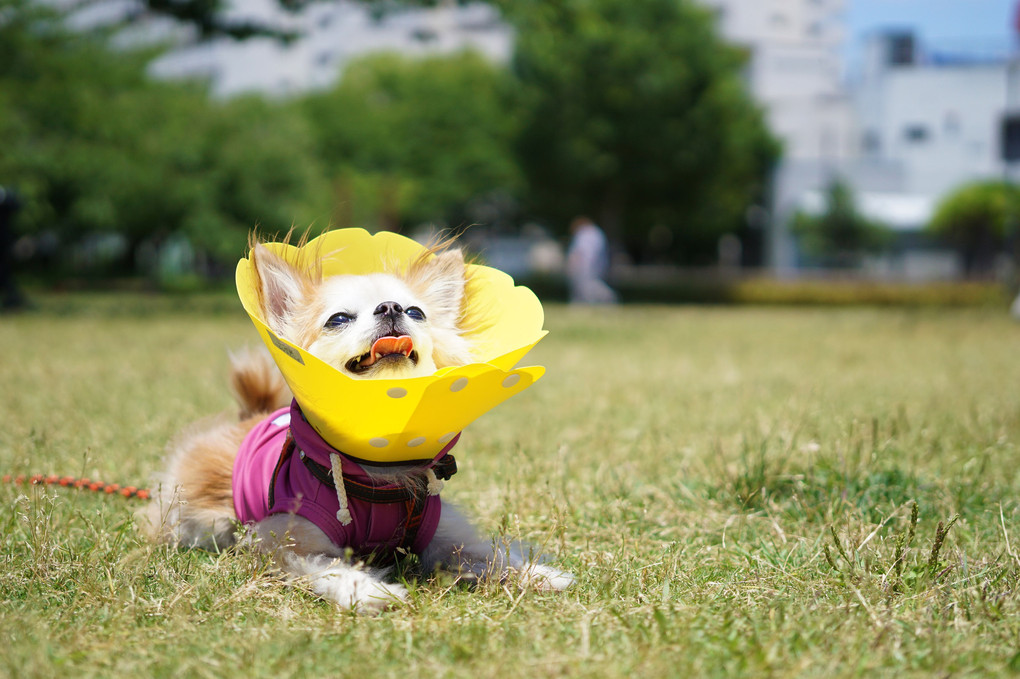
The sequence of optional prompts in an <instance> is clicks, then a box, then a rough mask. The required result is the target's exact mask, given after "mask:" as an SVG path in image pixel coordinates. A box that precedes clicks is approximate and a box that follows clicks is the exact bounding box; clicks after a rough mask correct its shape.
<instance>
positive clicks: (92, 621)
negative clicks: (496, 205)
mask: <svg viewBox="0 0 1020 679" xmlns="http://www.w3.org/2000/svg"><path fill="white" fill-rule="evenodd" d="M548 316H549V317H548V320H547V327H548V328H549V329H550V331H551V334H550V335H549V337H548V338H547V339H546V340H544V341H543V342H542V344H540V345H539V347H537V348H536V349H535V351H534V352H533V354H532V356H531V358H533V360H534V362H536V363H541V364H544V365H546V366H547V367H548V374H547V376H546V377H545V378H544V379H543V380H542V381H541V382H539V383H538V384H537V385H535V386H534V387H532V388H531V389H529V390H528V391H527V392H525V393H524V394H522V395H521V396H519V397H517V398H516V399H513V400H512V401H510V402H508V403H506V404H505V405H503V406H501V407H500V408H498V409H496V410H495V411H493V412H492V413H490V414H488V415H486V416H485V417H484V418H482V419H481V420H480V421H478V422H476V423H475V424H473V425H472V426H471V427H469V428H468V430H467V431H466V432H465V435H464V438H463V440H462V442H461V444H460V445H459V446H458V451H457V457H458V461H459V463H460V468H461V472H460V473H459V474H458V475H457V476H456V477H455V478H454V479H453V480H452V481H451V482H450V483H449V484H448V486H447V490H446V491H445V493H444V496H445V497H448V498H449V499H452V500H456V501H458V502H459V503H460V504H462V505H464V506H465V507H466V508H468V509H469V510H470V511H471V512H473V513H474V514H476V515H477V516H478V517H479V521H480V523H481V525H482V526H483V527H484V529H485V530H487V531H490V532H492V533H496V532H497V531H504V532H508V533H510V534H512V535H515V536H520V537H523V538H525V539H527V540H530V541H532V542H534V543H536V544H541V545H543V546H544V547H545V549H546V550H547V551H548V552H549V553H550V554H551V555H552V556H553V557H554V560H555V561H556V562H558V563H560V564H562V565H563V566H564V567H565V568H567V569H569V570H571V571H573V572H574V573H576V574H577V576H578V581H577V583H576V584H575V586H574V587H573V588H572V589H571V590H569V591H568V592H566V593H562V594H541V593H535V592H523V593H522V592H520V591H519V590H517V589H515V588H512V587H506V588H504V587H502V586H500V585H494V584H490V585H484V586H481V587H480V588H478V589H477V590H476V591H470V590H467V589H463V588H458V587H451V583H450V582H449V581H448V580H445V579H442V578H437V579H430V580H424V581H420V582H413V583H411V588H412V601H411V602H410V603H409V604H408V605H406V606H403V607H400V608H397V609H395V610H392V611H389V612H387V613H384V614H383V615H381V616H379V617H377V618H359V617H357V616H354V615H351V614H348V613H342V612H338V611H336V610H335V609H333V608H332V607H331V606H330V605H329V604H327V603H324V602H322V601H319V600H317V599H315V598H314V597H312V596H310V595H309V594H308V593H306V592H304V591H301V590H297V589H293V588H288V587H284V586H282V585H281V584H280V583H279V582H278V581H277V579H276V578H275V577H274V575H273V574H272V573H271V572H270V571H269V570H268V568H267V565H266V563H265V561H264V560H263V559H261V558H259V557H258V556H257V555H255V554H253V553H250V552H246V551H232V552H227V553H224V554H207V553H198V552H187V551H176V550H168V549H165V548H159V547H152V546H150V545H147V544H146V543H144V542H143V541H141V540H140V538H139V536H138V535H137V534H136V532H135V530H134V525H133V520H132V510H133V509H134V508H135V507H137V503H132V502H130V501H127V500H124V499H122V498H116V497H114V498H109V497H98V496H94V495H90V494H87V493H79V492H75V491H68V490H64V489H49V488H37V487H31V488H26V487H16V486H10V485H3V486H0V501H2V503H3V504H2V507H3V510H2V513H0V559H2V563H0V639H4V640H5V641H6V643H4V644H3V645H2V647H0V675H6V676H12V677H33V676H39V677H49V676H54V675H56V674H57V673H60V674H62V675H68V676H112V675H114V674H119V675H130V674H135V675H138V676H210V677H225V676H246V677H247V676H266V677H269V676H273V677H275V676H281V675H283V676H288V675H312V674H313V673H314V674H315V675H321V676H359V675H363V676H371V677H391V676H392V677H397V676H400V677H405V676H407V674H408V672H409V671H410V672H413V673H414V675H418V676H429V677H431V676H450V677H471V678H472V679H476V678H481V677H506V676H517V677H532V676H542V677H544V676H598V677H630V678H633V677H649V676H727V677H729V676H737V675H751V676H780V677H782V676H821V677H838V676H876V675H886V676H891V675H900V676H919V677H921V676H924V677H927V676H968V675H969V676H997V675H998V676H1007V675H1012V674H1013V673H1014V672H1015V671H1017V670H1020V592H1018V584H1020V583H1018V580H1020V560H1018V558H1017V556H1016V555H1017V554H1018V550H1020V520H1018V519H1020V506H1018V498H1020V454H1018V453H1020V451H1018V443H1020V352H1018V349H1020V325H1018V324H1016V323H1012V322H1010V321H1009V319H1008V318H1007V317H1006V315H1005V313H1004V312H1000V311H996V310H988V309H980V310H912V311H903V310H894V309H883V310H875V309H860V308H858V309H843V310H825V309H818V308H816V309H789V308H787V309H784V308H768V309H766V308H754V309H735V308H705V307H699V308H684V307H678V308H668V307H644V308H623V309H591V310H578V309H568V308H564V307H552V308H549V309H548ZM253 341H256V338H255V334H254V332H253V330H252V328H251V327H250V323H249V321H248V320H247V317H245V316H244V314H243V313H242V312H241V311H240V309H239V305H238V304H236V302H234V301H233V300H231V299H230V298H229V297H217V296H210V297H199V298H191V297H151V298H148V297H143V296H131V295H116V296H101V295H100V296H96V295H81V296H80V295H72V296H51V297H44V298H41V300H40V309H39V310H38V311H36V312H33V313H29V314H24V315H19V316H8V317H0V346H2V347H3V349H4V356H3V359H2V360H0V413H2V424H3V426H2V427H0V467H2V472H3V473H8V472H9V473H24V472H57V473H68V474H84V475H87V476H91V477H93V478H96V477H98V478H102V479H104V480H111V481H118V482H122V483H123V482H131V483H136V482H139V481H144V480H146V479H147V477H148V475H149V474H151V473H152V472H154V471H155V470H156V469H157V468H158V467H159V460H160V456H161V454H162V450H163V448H164V446H165V445H166V442H167V441H168V440H169V439H170V438H171V437H172V436H173V434H174V433H175V432H176V431H177V430H178V429H180V428H181V427H182V426H184V425H185V424H187V423H189V422H191V421H192V420H195V419H198V418H201V417H204V416H206V415H208V414H210V413H214V412H217V411H220V410H224V409H229V408H230V407H231V405H232V404H231V402H230V399H229V396H228V393H227V389H226V386H225V374H226V358H225V351H226V349H227V348H230V347H237V346H239V345H241V344H244V343H250V342H253ZM915 507H916V524H915V523H914V522H913V521H912V518H911V515H912V512H913V511H914V508H915ZM957 516H958V517H959V518H957V519H956V521H955V523H951V522H952V521H953V519H954V517H957ZM940 523H941V528H940ZM950 523H951V525H950ZM947 525H950V527H949V528H948V529H947V528H946V526H947ZM937 543H938V544H937Z"/></svg>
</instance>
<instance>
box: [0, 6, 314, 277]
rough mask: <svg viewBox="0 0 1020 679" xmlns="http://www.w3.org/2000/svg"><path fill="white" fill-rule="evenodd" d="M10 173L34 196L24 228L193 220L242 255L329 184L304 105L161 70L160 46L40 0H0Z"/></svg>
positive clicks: (2, 164) (131, 228)
mask: <svg viewBox="0 0 1020 679" xmlns="http://www.w3.org/2000/svg"><path fill="white" fill-rule="evenodd" d="M0 8H2V9H3V10H4V13H3V17H4V19H3V21H0V135H3V139H4V140H5V142H4V144H5V145H4V150H3V153H0V183H7V184H11V185H14V186H17V187H18V188H19V190H20V192H21V193H22V195H23V196H24V198H25V200H24V203H25V211H24V214H23V215H22V219H20V220H19V226H20V227H21V228H22V230H23V231H28V232H40V231H43V230H46V231H50V232H53V233H56V234H57V235H58V236H59V237H60V239H61V241H62V242H63V243H65V244H68V243H74V242H75V241H78V240H81V239H82V238H84V237H85V236H87V235H89V234H96V233H106V232H114V233H119V234H122V235H123V236H124V237H125V238H126V240H127V243H128V247H127V250H126V253H125V257H124V262H123V264H124V265H125V266H131V265H132V264H133V262H134V254H135V251H136V250H137V248H138V246H139V245H140V244H141V243H142V242H143V241H146V240H150V241H151V240H157V241H158V240H160V239H161V238H164V237H166V236H167V235H169V234H171V233H175V232H185V233H187V234H188V235H189V236H190V237H191V239H192V240H193V241H194V243H195V244H197V245H198V246H199V247H200V248H201V249H202V250H203V251H205V252H208V253H210V254H213V255H214V256H223V257H226V256H227V255H228V254H229V255H230V257H233V256H236V255H237V254H239V253H240V252H242V250H243V246H244V242H245V234H246V233H247V231H248V229H249V228H250V227H251V226H252V225H253V224H255V223H256V222H260V221H261V222H262V223H264V224H266V225H267V226H270V225H271V226H272V227H273V228H281V227H282V228H286V227H287V226H289V225H290V224H291V220H292V219H295V218H306V219H309V218H311V216H312V215H310V214H309V212H308V211H307V209H306V208H307V206H309V205H311V204H314V203H319V204H324V203H325V198H326V196H327V195H328V191H327V188H326V184H325V182H324V181H323V180H322V179H321V178H320V176H319V175H318V171H317V164H316V161H315V158H314V156H313V154H312V150H311V149H312V140H311V137H310V135H309V133H308V130H307V126H306V125H305V123H304V121H303V120H302V119H301V118H300V116H298V115H296V114H295V113H294V112H291V111H288V110H287V109H286V108H283V107H275V108H274V107H271V106H270V105H269V104H265V103H263V102H257V101H249V100H239V101H234V102H228V103H211V102H210V101H209V99H208V97H207V95H206V92H205V91H204V90H202V89H201V88H197V87H194V86H188V85H181V84H173V83H167V82H159V81H152V80H150V79H149V78H148V77H147V76H146V73H145V63H146V59H147V57H148V56H151V54H147V53H138V52H125V51H119V52H116V53H114V52H111V51H110V50H109V49H108V48H107V47H106V45H105V42H104V41H103V39H102V36H100V35H97V34H89V33H71V32H68V31H66V30H65V29H64V28H63V22H62V17H61V16H60V15H59V14H56V13H53V12H51V11H49V10H47V9H45V8H41V7H39V3H32V2H27V1H22V0H0Z"/></svg>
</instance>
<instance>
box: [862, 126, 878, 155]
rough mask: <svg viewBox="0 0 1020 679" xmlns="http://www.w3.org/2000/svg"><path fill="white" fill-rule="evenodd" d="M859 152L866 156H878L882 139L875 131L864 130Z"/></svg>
mask: <svg viewBox="0 0 1020 679" xmlns="http://www.w3.org/2000/svg"><path fill="white" fill-rule="evenodd" d="M861 150H862V151H864V153H868V154H878V153H879V152H880V151H881V150H882V137H881V135H879V133H878V131H877V130H866V131H865V132H864V134H863V135H862V136H861Z"/></svg>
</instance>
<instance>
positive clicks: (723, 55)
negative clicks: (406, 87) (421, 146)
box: [502, 0, 779, 261]
mask: <svg viewBox="0 0 1020 679" xmlns="http://www.w3.org/2000/svg"><path fill="white" fill-rule="evenodd" d="M502 5H503V7H504V8H505V9H506V12H507V15H508V17H509V18H510V20H511V22H512V23H513V24H515V26H516V28H517V47H516V53H515V56H514V70H515V71H516V74H517V76H518V78H519V79H520V82H521V84H522V85H523V88H524V95H525V116H524V118H525V119H524V123H523V126H524V127H523V131H522V134H521V136H520V140H519V144H518V151H519V155H520V158H521V163H522V166H523V168H524V171H525V173H526V176H527V179H528V185H529V196H530V199H531V200H530V207H531V208H532V209H533V211H534V214H535V215H536V216H538V217H539V218H541V219H543V220H544V221H546V222H548V223H550V224H551V225H553V226H554V227H555V228H558V229H561V230H563V229H565V226H566V224H567V223H568V221H569V219H570V218H571V217H572V216H574V215H576V214H591V216H592V217H594V218H595V219H596V221H598V222H599V223H600V224H601V225H602V226H603V227H604V228H605V229H606V231H607V232H608V234H609V235H610V236H611V237H612V238H614V239H617V240H621V241H622V242H623V243H624V244H625V246H626V248H627V250H628V251H629V252H630V253H631V255H633V256H634V257H635V258H637V259H641V258H643V257H644V256H645V255H646V254H647V253H648V251H649V250H650V249H652V248H653V247H654V249H656V250H657V251H658V252H657V254H660V255H661V254H662V252H663V250H664V249H667V250H668V251H669V253H670V254H671V256H672V258H674V259H677V260H686V261H699V260H700V261H703V260H707V259H709V258H712V257H714V253H715V250H716V241H717V238H718V237H719V235H720V234H722V233H725V232H727V231H730V230H733V229H734V228H735V227H736V226H739V225H740V220H741V219H742V217H743V215H744V214H745V211H746V208H747V207H748V206H749V204H751V203H752V201H754V200H755V199H756V198H757V199H760V198H761V195H762V194H763V192H764V182H765V180H766V175H767V172H768V170H769V168H770V167H771V165H772V163H773V162H774V160H775V158H776V157H777V154H778V150H779V149H778V146H777V143H776V142H775V141H774V140H773V139H772V138H771V136H770V135H769V133H768V132H767V130H766V128H765V125H764V123H763V121H762V115H761V112H760V111H759V110H758V108H757V107H756V106H755V105H754V104H753V103H752V101H751V99H750V97H749V95H748V93H747V92H746V89H745V86H744V82H743V80H742V78H741V69H742V67H743V65H744V63H745V55H744V54H742V53H741V52H740V51H739V50H737V49H735V48H733V47H729V46H727V45H726V44H724V43H723V42H722V41H721V39H720V38H719V37H718V36H717V35H716V31H715V27H714V25H713V20H712V17H711V14H710V13H709V11H708V10H706V9H704V8H701V7H698V6H696V5H695V3H693V2H691V1H689V0H647V1H646V2H638V3H635V2H628V1H627V0H555V1H552V2H550V1H548V0H527V1H524V2H514V3H509V2H504V3H502ZM650 235H651V236H652V238H650ZM653 242H654V246H653Z"/></svg>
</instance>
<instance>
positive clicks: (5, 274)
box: [0, 186, 26, 311]
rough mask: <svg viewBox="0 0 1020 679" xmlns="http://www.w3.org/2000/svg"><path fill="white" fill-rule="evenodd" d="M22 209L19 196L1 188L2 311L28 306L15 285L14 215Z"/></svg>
mask: <svg viewBox="0 0 1020 679" xmlns="http://www.w3.org/2000/svg"><path fill="white" fill-rule="evenodd" d="M20 209H21V201H19V200H18V195H17V194H16V193H14V191H13V190H12V189H10V188H7V187H4V186H0V295H3V298H2V299H0V310H3V311H14V310H16V309H21V308H23V307H25V306H26V303H25V298H24V297H23V296H22V295H21V292H20V291H19V290H18V286H17V285H15V283H14V270H13V269H14V226H13V222H14V215H15V214H16V213H17V212H18V210H20Z"/></svg>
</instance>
